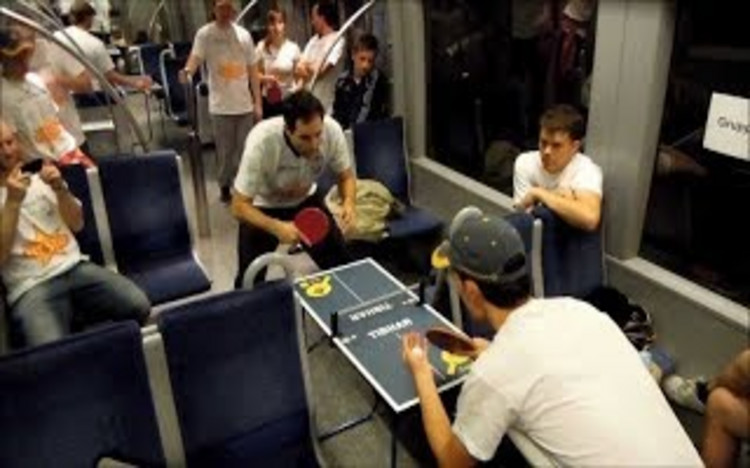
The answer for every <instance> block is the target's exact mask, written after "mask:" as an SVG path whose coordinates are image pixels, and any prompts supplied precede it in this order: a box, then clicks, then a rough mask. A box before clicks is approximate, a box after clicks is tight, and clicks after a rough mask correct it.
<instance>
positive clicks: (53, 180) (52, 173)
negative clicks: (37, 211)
mask: <svg viewBox="0 0 750 468" xmlns="http://www.w3.org/2000/svg"><path fill="white" fill-rule="evenodd" d="M39 178H40V179H42V182H44V183H45V184H47V185H49V186H50V187H51V188H52V190H54V191H55V192H59V191H60V190H62V189H64V188H65V181H64V180H63V178H62V174H60V170H59V169H58V168H57V166H55V165H54V164H52V163H49V162H45V163H44V165H43V166H42V170H41V171H39Z"/></svg>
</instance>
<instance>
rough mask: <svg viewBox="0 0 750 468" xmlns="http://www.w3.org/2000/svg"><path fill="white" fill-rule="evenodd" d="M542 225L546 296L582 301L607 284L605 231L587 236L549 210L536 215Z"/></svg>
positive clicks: (537, 209)
mask: <svg viewBox="0 0 750 468" xmlns="http://www.w3.org/2000/svg"><path fill="white" fill-rule="evenodd" d="M533 214H534V217H536V218H538V219H540V220H541V221H542V225H543V229H542V231H543V232H542V270H543V272H544V295H545V296H547V297H555V296H573V297H579V298H582V297H584V296H585V295H587V294H588V293H590V292H591V291H593V289H594V288H596V287H597V286H601V285H602V284H604V250H603V243H602V235H601V230H597V231H596V232H586V231H582V230H580V229H577V228H574V227H572V226H570V225H569V224H568V223H566V222H565V221H563V220H562V219H561V218H560V217H558V216H557V215H556V214H554V213H553V212H552V211H550V209H549V208H547V207H545V206H539V207H537V208H535V209H534V211H533Z"/></svg>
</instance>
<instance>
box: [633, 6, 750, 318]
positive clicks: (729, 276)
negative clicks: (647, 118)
mask: <svg viewBox="0 0 750 468" xmlns="http://www.w3.org/2000/svg"><path fill="white" fill-rule="evenodd" d="M743 19H744V17H743V16H742V15H737V14H736V11H734V10H733V9H729V8H717V7H716V6H715V5H713V4H711V3H705V2H687V1H682V2H680V4H679V5H678V10H677V21H676V31H675V39H674V46H673V52H672V60H671V65H670V73H669V84H668V89H667V95H666V99H665V104H664V114H663V117H662V126H661V135H660V140H659V142H660V144H659V150H658V153H657V157H656V164H655V169H654V175H653V179H652V183H651V193H650V196H649V203H648V210H647V215H646V221H645V226H644V232H643V238H642V243H641V245H642V247H641V255H642V256H643V257H645V258H647V259H649V260H651V261H653V262H655V263H658V264H660V265H662V266H664V267H666V268H668V269H670V270H672V271H675V272H677V273H679V274H681V275H683V276H685V277H687V278H690V279H691V280H693V281H695V282H697V283H699V284H702V285H704V286H706V287H708V288H710V289H713V290H715V291H716V292H718V293H720V294H722V295H724V296H726V297H729V298H730V299H733V300H735V301H737V302H739V303H742V304H744V305H750V281H748V278H750V242H748V239H750V227H749V226H750V225H749V224H748V223H746V222H744V221H742V219H741V218H742V217H744V214H746V212H747V210H746V209H745V208H744V206H745V203H746V202H747V201H748V200H750V161H749V159H750V149H749V148H748V147H749V146H750V127H749V126H748V118H750V115H748V114H750V112H748V110H747V109H748V107H747V106H748V104H747V101H746V100H747V99H750V36H749V35H748V34H747V29H746V25H745V23H744V20H743ZM717 93H719V94H724V95H729V96H732V97H736V98H739V100H738V101H737V102H739V103H740V104H739V105H740V106H742V105H743V104H742V102H743V101H742V100H743V99H744V100H745V101H744V106H745V107H744V109H745V111H744V118H743V116H742V111H740V118H739V119H738V120H733V119H732V118H731V117H730V118H724V117H722V116H718V117H717V116H716V115H714V114H711V115H713V117H712V118H711V119H710V120H709V114H710V112H709V111H710V109H711V108H712V101H713V111H717V110H719V109H720V108H721V106H718V107H717V104H719V101H718V98H720V97H721V96H717ZM729 99H730V100H731V99H732V98H729ZM726 111H728V109H724V110H721V111H719V113H721V112H726ZM722 119H723V121H724V123H725V124H726V123H727V122H730V121H731V122H730V123H731V124H732V125H733V127H730V129H733V130H732V131H733V132H736V135H734V137H732V136H730V137H729V140H728V141H731V140H732V139H733V138H735V139H737V138H738V140H736V141H737V143H738V149H739V151H727V150H723V149H722V148H721V147H717V146H716V145H715V144H711V143H709V142H707V143H704V136H705V134H706V132H707V129H709V130H708V132H709V133H710V134H713V133H714V131H715V130H716V129H717V127H719V126H724V127H726V125H722V123H721V122H722ZM743 121H744V123H743ZM743 132H744V133H743ZM730 133H731V132H730ZM724 137H725V136H722V137H721V138H724ZM743 142H744V144H743ZM735 207H737V209H735Z"/></svg>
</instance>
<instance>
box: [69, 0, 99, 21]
mask: <svg viewBox="0 0 750 468" xmlns="http://www.w3.org/2000/svg"><path fill="white" fill-rule="evenodd" d="M94 16H96V10H95V9H94V7H93V6H92V5H91V2H89V1H87V0H82V1H76V2H75V3H73V5H72V6H71V7H70V21H71V22H72V23H73V24H81V23H83V22H84V21H86V20H87V19H89V18H92V17H94Z"/></svg>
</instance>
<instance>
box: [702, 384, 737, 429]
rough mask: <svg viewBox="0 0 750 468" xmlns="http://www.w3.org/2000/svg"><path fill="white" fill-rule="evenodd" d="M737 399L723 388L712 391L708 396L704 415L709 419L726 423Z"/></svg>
mask: <svg viewBox="0 0 750 468" xmlns="http://www.w3.org/2000/svg"><path fill="white" fill-rule="evenodd" d="M736 399H737V397H735V396H734V394H732V392H730V391H729V390H727V389H726V388H724V387H718V388H716V389H714V390H713V391H712V392H711V394H710V395H709V396H708V402H707V405H706V413H707V414H708V416H709V417H711V418H714V419H718V420H719V421H726V420H727V419H729V418H730V417H731V415H732V411H733V408H734V406H735V405H734V402H735V400H736Z"/></svg>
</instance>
